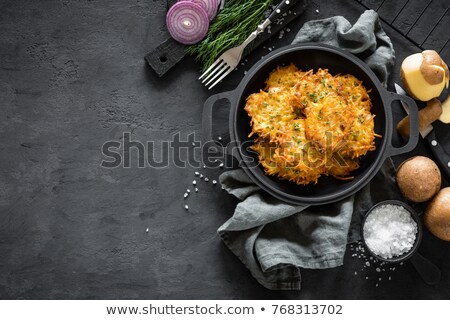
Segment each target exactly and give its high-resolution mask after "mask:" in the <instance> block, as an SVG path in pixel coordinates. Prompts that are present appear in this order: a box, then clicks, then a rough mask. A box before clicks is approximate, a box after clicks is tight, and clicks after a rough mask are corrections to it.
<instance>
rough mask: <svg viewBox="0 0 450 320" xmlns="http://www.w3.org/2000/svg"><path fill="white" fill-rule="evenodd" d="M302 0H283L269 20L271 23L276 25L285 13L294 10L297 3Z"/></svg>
mask: <svg viewBox="0 0 450 320" xmlns="http://www.w3.org/2000/svg"><path fill="white" fill-rule="evenodd" d="M299 1H300V0H282V1H281V2H280V3H279V4H278V5H277V7H276V8H275V10H273V11H272V13H271V14H270V16H269V17H268V18H267V20H269V21H270V22H272V23H274V22H275V21H277V19H279V18H281V17H282V16H283V13H285V12H286V11H288V9H290V8H292V7H293V6H294V5H295V4H296V3H297V2H299Z"/></svg>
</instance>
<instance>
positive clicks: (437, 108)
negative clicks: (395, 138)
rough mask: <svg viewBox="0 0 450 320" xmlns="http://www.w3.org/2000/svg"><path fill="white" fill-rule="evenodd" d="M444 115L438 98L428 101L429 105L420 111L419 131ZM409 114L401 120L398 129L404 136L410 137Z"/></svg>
mask: <svg viewBox="0 0 450 320" xmlns="http://www.w3.org/2000/svg"><path fill="white" fill-rule="evenodd" d="M441 115H442V106H441V102H440V101H439V100H438V99H432V100H430V101H428V102H427V106H426V107H425V108H423V109H421V110H420V111H419V131H423V130H425V129H426V128H427V127H428V126H429V125H430V124H432V123H433V122H434V121H436V120H437V119H440V118H439V117H440V116H441ZM409 123H410V120H409V115H408V116H406V117H405V118H403V119H402V120H400V122H399V123H398V125H397V131H398V133H400V134H401V135H402V136H404V137H409V130H410V125H409Z"/></svg>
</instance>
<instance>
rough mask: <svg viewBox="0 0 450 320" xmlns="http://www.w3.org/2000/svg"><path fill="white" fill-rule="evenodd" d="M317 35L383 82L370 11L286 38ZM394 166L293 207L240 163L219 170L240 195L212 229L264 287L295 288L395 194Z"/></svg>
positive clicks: (389, 59)
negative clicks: (332, 195)
mask: <svg viewBox="0 0 450 320" xmlns="http://www.w3.org/2000/svg"><path fill="white" fill-rule="evenodd" d="M299 42H321V43H327V44H331V45H334V46H337V47H340V48H344V49H346V50H348V51H350V52H352V53H354V54H355V55H357V56H359V57H360V58H362V59H363V60H364V61H365V62H366V63H368V64H369V66H370V67H371V68H372V70H374V71H375V73H376V74H377V75H378V77H379V78H380V80H381V81H382V82H383V83H384V84H386V81H387V78H388V75H389V70H390V68H391V67H392V66H393V64H394V59H395V56H394V49H393V46H392V43H391V41H390V39H389V37H388V36H387V35H386V33H384V31H383V29H382V28H381V24H380V22H379V20H378V15H377V13H376V12H374V11H372V10H369V11H366V12H364V13H363V14H362V15H361V17H360V18H359V20H358V21H357V22H356V23H355V25H354V26H353V27H352V26H351V24H350V23H349V22H348V21H347V20H346V19H345V18H343V17H332V18H328V19H324V20H317V21H311V22H308V23H305V25H304V26H303V27H302V28H301V30H300V31H299V32H298V34H297V36H296V38H295V40H294V42H293V43H299ZM394 172H395V170H394V166H393V164H392V161H391V159H388V160H387V161H386V162H385V163H384V164H383V167H382V169H381V170H380V172H379V173H378V174H377V175H376V176H375V178H374V179H373V180H372V181H371V183H370V184H368V185H367V186H366V187H365V188H363V189H362V190H361V191H359V192H358V193H356V194H355V195H353V196H351V197H349V198H347V199H345V200H342V201H340V202H337V203H334V204H329V205H323V206H311V207H307V206H299V205H297V206H296V205H291V204H287V203H284V202H282V201H280V200H277V199H275V198H273V197H272V196H270V195H268V194H267V193H265V192H264V191H261V190H260V188H259V187H258V186H257V185H255V184H254V183H253V182H252V181H251V180H250V178H249V177H248V176H247V175H246V174H245V172H244V171H243V170H242V169H236V170H231V171H227V172H225V173H223V174H222V175H221V176H220V177H219V179H220V183H221V184H222V186H223V187H224V188H225V190H226V191H228V192H229V193H230V194H232V195H234V196H236V197H237V198H238V199H240V200H241V202H240V203H239V204H238V205H237V207H236V209H235V212H234V214H233V216H232V218H231V219H229V220H228V221H227V222H225V224H223V225H222V226H221V227H220V228H219V230H218V234H219V235H220V237H221V238H222V240H223V241H224V243H225V244H226V245H227V246H228V248H230V250H231V251H232V252H233V253H234V254H235V255H236V256H237V257H239V259H240V260H241V261H242V262H243V263H244V264H245V265H246V266H247V268H248V269H249V270H250V272H251V273H252V275H253V276H254V277H255V279H256V280H257V281H258V282H259V283H261V284H262V285H263V286H265V287H266V288H269V289H288V290H299V289H300V288H301V286H300V284H301V277H300V268H318V269H321V268H332V267H336V266H340V265H342V264H343V257H344V254H345V249H346V245H347V243H349V242H353V241H356V240H358V239H359V226H360V222H361V215H362V214H364V213H365V212H366V211H367V210H368V209H369V208H370V207H371V206H372V205H373V204H375V203H377V202H379V201H382V200H385V199H396V198H398V197H399V195H398V194H399V193H398V190H397V187H396V185H395V181H394Z"/></svg>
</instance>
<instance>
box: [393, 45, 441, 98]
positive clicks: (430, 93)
mask: <svg viewBox="0 0 450 320" xmlns="http://www.w3.org/2000/svg"><path fill="white" fill-rule="evenodd" d="M400 77H401V78H402V81H403V83H404V85H405V90H406V91H407V92H408V93H409V94H410V95H411V96H412V97H413V98H415V99H417V100H421V101H428V100H431V99H433V98H436V97H439V95H440V94H441V93H442V91H443V90H444V88H448V85H449V79H450V78H449V70H448V66H447V65H446V64H445V62H444V61H443V60H442V59H441V57H440V56H439V54H438V53H437V52H436V51H434V50H425V51H423V52H422V53H416V54H413V55H410V56H408V57H406V58H405V60H403V63H402V66H401V68H400Z"/></svg>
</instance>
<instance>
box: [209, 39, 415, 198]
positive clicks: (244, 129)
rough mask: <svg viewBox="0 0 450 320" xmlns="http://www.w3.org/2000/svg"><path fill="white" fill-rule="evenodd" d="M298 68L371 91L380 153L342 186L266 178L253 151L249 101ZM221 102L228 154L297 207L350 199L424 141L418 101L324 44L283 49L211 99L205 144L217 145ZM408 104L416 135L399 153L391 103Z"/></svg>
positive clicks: (324, 179) (339, 182)
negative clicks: (281, 69) (215, 123)
mask: <svg viewBox="0 0 450 320" xmlns="http://www.w3.org/2000/svg"><path fill="white" fill-rule="evenodd" d="M290 63H294V64H295V65H296V66H297V67H298V68H299V69H302V70H310V69H314V70H317V69H318V68H323V69H325V68H327V69H328V70H329V72H330V73H331V74H338V73H341V74H352V75H354V76H355V77H357V78H358V79H360V80H362V82H363V85H364V86H365V87H366V89H368V90H370V94H369V95H370V98H371V100H372V105H373V107H372V110H371V111H372V113H373V114H375V115H376V117H375V132H376V133H378V134H380V135H382V138H376V140H375V143H376V150H375V151H372V152H369V153H367V154H366V155H365V156H364V157H363V158H361V167H360V168H359V169H358V170H356V171H354V172H353V175H354V177H355V178H354V179H352V180H347V181H342V180H337V179H335V178H332V177H321V178H320V179H319V182H318V183H317V184H315V185H308V186H299V185H297V184H295V183H293V182H289V181H285V180H281V179H278V178H277V177H271V176H268V175H266V174H265V173H264V170H263V168H262V166H261V165H259V163H258V155H257V154H256V153H255V152H254V151H252V150H251V149H250V148H249V147H250V146H251V144H252V141H251V140H250V139H249V138H248V134H249V133H250V132H251V128H250V118H249V116H248V115H247V112H246V111H245V110H244V107H245V101H246V98H247V97H248V96H249V95H250V94H252V93H254V92H259V90H260V89H263V88H264V87H265V84H264V81H265V80H266V79H267V77H268V76H269V74H270V72H271V71H272V70H274V69H275V68H276V67H277V66H282V65H289V64H290ZM221 99H226V100H229V102H230V108H231V109H230V116H229V133H230V138H231V141H232V143H233V144H232V146H229V147H228V148H227V149H226V150H224V152H226V153H229V154H231V155H232V156H233V157H235V158H236V159H237V160H238V161H239V163H240V165H241V167H242V168H243V169H244V170H245V172H246V173H247V175H248V176H249V177H250V178H251V179H252V180H253V182H255V183H256V184H257V185H258V186H260V187H261V189H263V190H265V191H267V192H268V193H269V194H271V195H273V196H274V197H276V198H278V199H280V200H283V201H285V202H288V203H292V204H301V205H321V204H326V203H331V202H335V201H338V200H341V199H343V198H345V197H348V196H350V195H352V194H354V193H355V192H357V191H358V190H360V189H361V188H362V187H364V186H365V185H366V184H367V183H369V181H370V180H371V179H372V178H373V177H374V175H375V174H376V173H377V172H378V170H379V169H380V167H381V166H382V164H383V162H384V160H385V159H386V158H388V157H391V156H395V155H399V154H402V153H406V152H409V151H411V150H412V149H414V147H415V146H416V145H417V142H418V139H419V125H418V110H417V105H416V104H415V102H414V100H412V99H411V98H409V97H407V96H402V95H398V94H395V93H392V92H388V91H386V89H384V88H383V86H382V85H381V83H380V81H379V80H378V78H377V77H376V75H375V74H374V72H373V71H372V70H371V69H370V68H369V67H368V66H367V65H366V64H365V63H364V62H363V61H361V60H360V59H358V58H357V57H355V56H354V55H352V54H351V53H349V52H346V51H344V50H341V49H338V48H335V47H332V46H328V45H319V44H297V45H290V46H287V47H284V48H280V49H278V50H276V51H274V52H272V53H271V54H269V55H267V56H266V57H264V58H263V59H261V61H259V62H258V63H256V64H255V65H254V66H253V67H252V68H251V69H250V71H249V72H248V73H247V75H246V76H245V77H244V79H242V81H241V83H240V84H239V86H238V87H237V88H236V89H235V90H233V91H230V92H224V93H219V94H217V95H214V96H211V97H210V98H209V99H208V100H206V102H205V105H204V109H203V139H204V140H205V141H204V142H206V141H212V137H211V129H212V128H211V125H212V113H213V112H212V110H213V106H214V104H215V103H216V102H217V101H218V100H221ZM394 100H403V101H405V102H406V103H407V104H408V105H409V106H410V108H411V113H410V121H411V132H410V138H409V141H408V143H407V144H406V145H405V146H403V147H400V148H395V147H393V146H392V144H391V138H392V133H393V130H395V128H394V124H393V120H392V110H391V104H392V102H393V101H394Z"/></svg>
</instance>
